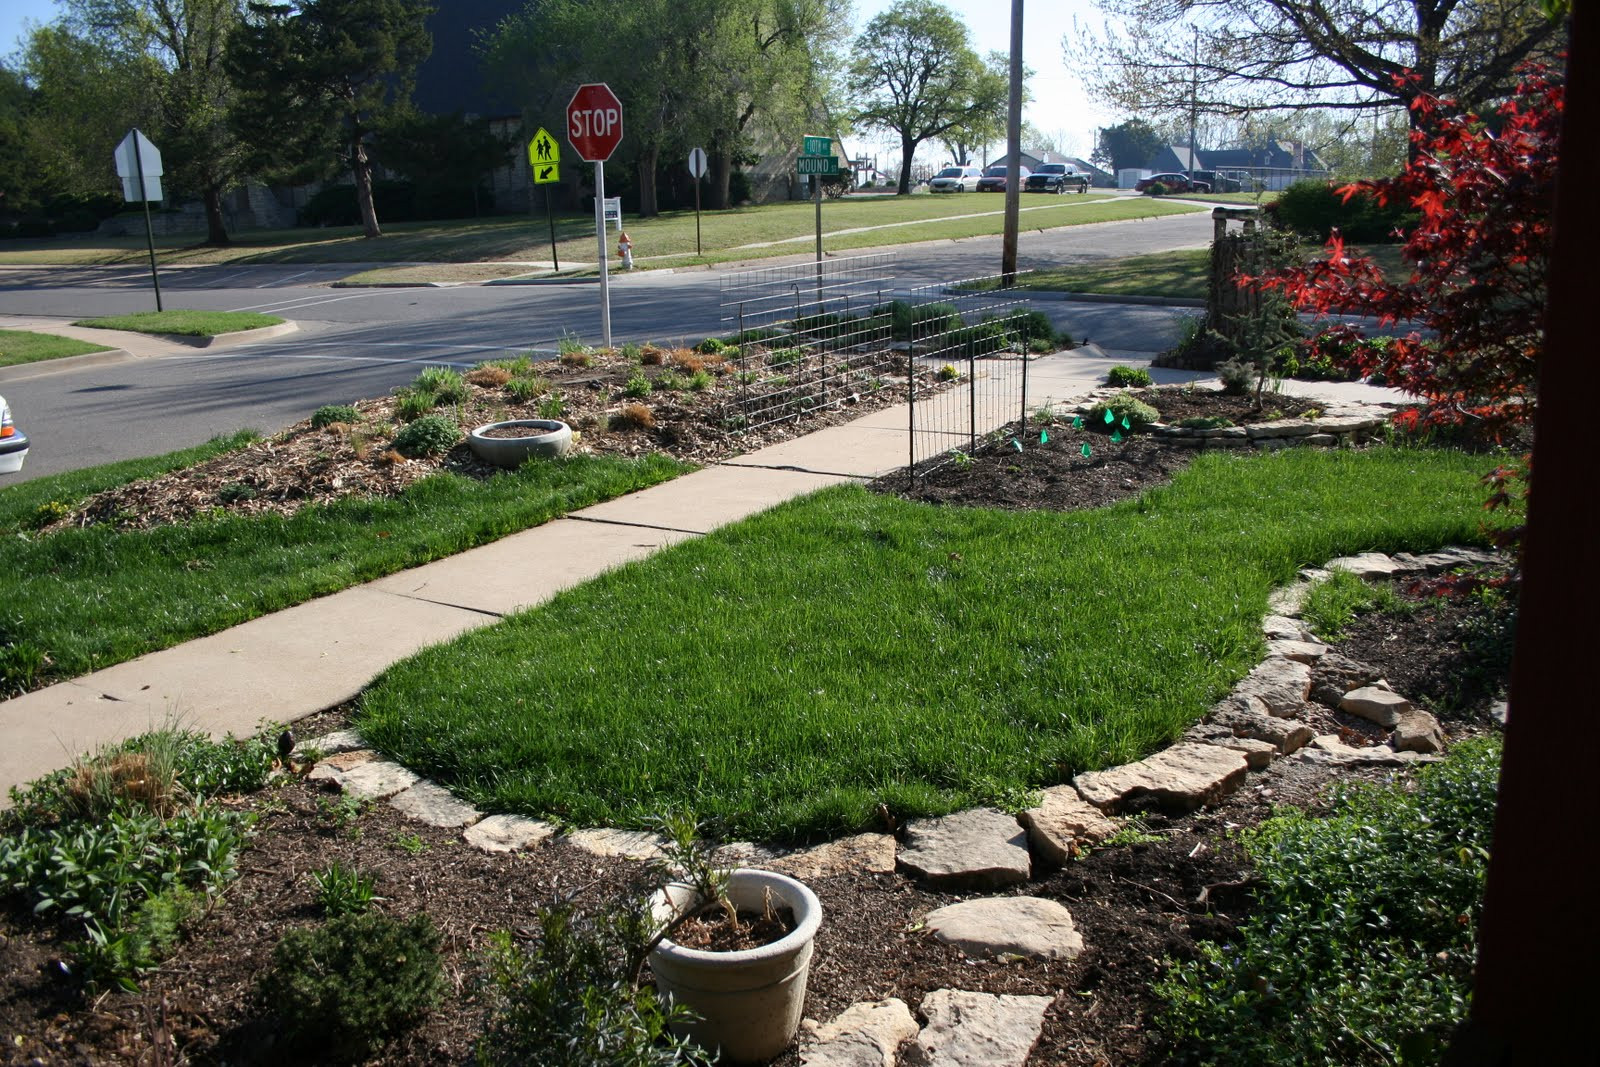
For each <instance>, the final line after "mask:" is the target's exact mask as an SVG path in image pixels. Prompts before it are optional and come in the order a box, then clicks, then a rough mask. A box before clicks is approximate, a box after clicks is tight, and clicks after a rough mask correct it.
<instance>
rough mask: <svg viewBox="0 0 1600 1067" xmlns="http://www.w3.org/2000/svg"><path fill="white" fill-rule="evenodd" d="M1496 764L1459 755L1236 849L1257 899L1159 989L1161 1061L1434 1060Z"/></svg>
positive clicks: (1463, 961)
mask: <svg viewBox="0 0 1600 1067" xmlns="http://www.w3.org/2000/svg"><path fill="white" fill-rule="evenodd" d="M1499 763H1500V746H1499V742H1498V740H1496V739H1493V738H1485V739H1479V740H1473V741H1463V742H1462V743H1461V744H1459V745H1458V746H1457V747H1456V748H1455V750H1454V751H1453V752H1452V753H1451V754H1450V756H1449V757H1448V758H1447V759H1446V760H1445V761H1444V762H1442V763H1440V764H1437V765H1435V766H1432V767H1428V768H1425V769H1424V770H1423V771H1422V773H1421V774H1420V775H1419V776H1418V779H1417V782H1416V784H1415V786H1414V787H1412V786H1411V785H1409V784H1408V783H1397V784H1390V785H1359V786H1355V787H1352V788H1349V789H1346V790H1343V791H1340V792H1339V793H1337V794H1336V795H1335V798H1334V801H1333V803H1332V805H1331V808H1330V810H1329V812H1328V814H1327V815H1326V816H1312V815H1309V814H1306V813H1304V812H1298V811H1297V812H1292V813H1289V814H1285V815H1280V816H1277V817H1274V818H1272V819H1269V820H1268V821H1266V822H1264V823H1262V824H1261V826H1260V827H1258V828H1257V829H1255V830H1254V831H1250V832H1248V833H1246V834H1245V836H1244V845H1245V848H1246V850H1247V851H1248V852H1249V854H1250V856H1251V858H1252V859H1253V860H1254V862H1255V866H1256V874H1257V877H1258V879H1259V882H1258V885H1259V888H1258V889H1257V891H1256V895H1255V896H1256V902H1255V908H1254V910H1252V912H1251V913H1250V915H1249V917H1248V918H1247V919H1246V921H1245V923H1244V925H1243V927H1242V928H1241V929H1240V932H1239V939H1238V941H1237V942H1235V943H1233V944H1229V945H1214V944H1205V945H1202V946H1201V954H1200V958H1199V959H1198V960H1195V961H1192V962H1188V963H1180V964H1178V965H1176V966H1174V967H1173V968H1172V969H1171V970H1170V971H1169V972H1168V973H1167V975H1166V977H1164V978H1163V979H1162V980H1161V981H1160V982H1159V983H1158V985H1157V986H1156V993H1157V995H1158V996H1159V997H1160V998H1161V999H1162V1000H1163V1001H1165V1007H1164V1010H1163V1011H1162V1013H1161V1015H1160V1017H1159V1019H1158V1023H1159V1025H1160V1027H1161V1029H1162V1030H1163V1032H1164V1033H1165V1035H1166V1036H1167V1038H1168V1040H1169V1041H1170V1043H1171V1045H1172V1055H1171V1056H1170V1057H1169V1061H1170V1062H1174V1063H1293V1064H1307V1065H1326V1067H1357V1065H1365V1064H1386V1065H1387V1064H1394V1063H1406V1064H1411V1063H1418V1064H1420V1063H1434V1062H1438V1059H1439V1056H1440V1055H1441V1053H1442V1051H1443V1048H1444V1044H1445V1042H1446V1040H1447V1039H1448V1037H1449V1035H1450V1034H1451V1032H1452V1031H1453V1030H1454V1028H1455V1026H1456V1025H1457V1024H1458V1023H1459V1022H1460V1021H1461V1020H1462V1019H1463V1018H1464V1017H1465V1015H1466V1010H1467V1003H1468V998H1469V996H1470V993H1471V986H1472V972H1473V967H1474V964H1475V962H1476V945H1475V932H1476V929H1477V922H1478V917H1479V914H1480V912H1481V908H1482V900H1483V880H1484V875H1485V872H1486V871H1487V867H1488V855H1489V854H1488V848H1489V843H1490V834H1491V831H1492V828H1493V822H1494V810H1495V791H1496V786H1497V779H1498V772H1499Z"/></svg>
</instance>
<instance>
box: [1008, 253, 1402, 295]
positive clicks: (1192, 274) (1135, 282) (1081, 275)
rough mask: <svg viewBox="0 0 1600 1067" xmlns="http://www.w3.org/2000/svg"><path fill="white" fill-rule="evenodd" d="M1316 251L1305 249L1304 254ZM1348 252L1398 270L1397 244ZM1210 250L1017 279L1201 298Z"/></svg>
mask: <svg viewBox="0 0 1600 1067" xmlns="http://www.w3.org/2000/svg"><path fill="white" fill-rule="evenodd" d="M1315 253H1316V250H1315V249H1308V250H1307V255H1308V256H1311V255H1314V254H1315ZM1350 253H1351V254H1355V255H1369V256H1371V257H1372V259H1373V260H1374V261H1375V262H1376V263H1377V264H1378V266H1379V267H1381V268H1383V270H1384V272H1385V273H1392V272H1395V271H1398V270H1400V269H1401V268H1402V267H1403V263H1402V261H1401V258H1400V246H1399V245H1394V244H1384V245H1365V246H1361V247H1357V246H1355V245H1351V246H1350ZM1210 255H1211V253H1210V251H1209V250H1208V249H1204V248H1185V249H1180V250H1176V251H1172V252H1156V253H1152V254H1150V255H1145V256H1128V257H1127V258H1125V259H1109V260H1096V261H1092V262H1088V263H1076V264H1073V265H1072V266H1070V267H1057V268H1055V269H1052V270H1040V271H1034V272H1033V273H1031V274H1029V275H1027V277H1026V278H1025V279H1023V280H1020V281H1019V282H1018V285H1019V287H1021V288H1023V289H1036V290H1046V291H1053V292H1064V293H1100V294H1105V295H1115V296H1170V297H1187V298H1191V299H1196V300H1204V299H1205V295H1206V271H1207V269H1208V264H1209V259H1210Z"/></svg>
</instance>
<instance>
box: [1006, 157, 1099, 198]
mask: <svg viewBox="0 0 1600 1067" xmlns="http://www.w3.org/2000/svg"><path fill="white" fill-rule="evenodd" d="M1022 188H1023V191H1024V192H1029V193H1064V192H1066V191H1067V190H1068V189H1072V190H1075V191H1077V192H1080V193H1087V192H1088V191H1089V176H1088V175H1087V174H1085V173H1084V172H1083V171H1081V170H1078V169H1077V168H1076V167H1069V166H1067V164H1065V163H1045V164H1043V165H1041V166H1040V167H1039V169H1038V170H1036V171H1034V172H1033V173H1032V174H1030V175H1028V180H1027V181H1026V182H1024V183H1023V185H1022Z"/></svg>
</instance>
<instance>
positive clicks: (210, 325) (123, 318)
mask: <svg viewBox="0 0 1600 1067" xmlns="http://www.w3.org/2000/svg"><path fill="white" fill-rule="evenodd" d="M282 321H283V320H282V319H280V318H278V317H277V316H276V315H260V314H257V313H256V312H254V311H190V310H184V309H179V308H172V309H169V310H167V311H140V312H137V313H135V314H132V315H110V316H107V317H105V318H99V319H80V320H79V321H77V322H75V323H73V324H72V325H74V326H87V327H89V328H91V329H96V330H130V331H132V332H133V333H158V334H159V333H167V334H176V335H178V336H180V337H215V336H217V335H218V334H224V333H239V332H241V331H243V330H259V329H261V328H262V327H263V326H276V325H278V324H279V323H281V322H282Z"/></svg>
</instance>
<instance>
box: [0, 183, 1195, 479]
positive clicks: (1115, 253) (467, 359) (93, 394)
mask: <svg viewBox="0 0 1600 1067" xmlns="http://www.w3.org/2000/svg"><path fill="white" fill-rule="evenodd" d="M1210 237H1211V221H1210V219H1209V217H1208V216H1207V215H1206V214H1205V213H1200V214H1196V215H1185V216H1168V217H1164V218H1160V219H1149V220H1139V221H1134V222H1115V223H1100V224H1094V225H1088V226H1078V227H1070V228H1065V229H1059V230H1050V231H1043V232H1032V233H1025V234H1023V235H1022V237H1021V239H1020V241H1019V265H1020V266H1021V267H1022V268H1023V269H1028V268H1030V267H1046V266H1058V265H1067V264H1071V263H1074V262H1082V261H1085V260H1090V259H1097V258H1105V257H1121V256H1127V255H1137V254H1141V253H1146V252H1154V251H1161V250H1165V249H1175V248H1188V247H1197V246H1203V245H1205V244H1206V243H1207V242H1208V241H1209V240H1210ZM872 251H873V250H863V251H859V252H851V253H847V255H849V256H857V255H864V254H870V253H871V252H872ZM880 251H885V252H893V253H894V254H895V264H894V267H893V269H892V271H891V272H890V274H891V275H892V277H891V279H890V284H891V285H892V286H893V288H895V289H896V290H900V291H903V290H904V289H908V288H913V287H917V286H922V285H931V284H937V283H942V282H949V281H953V280H956V279H962V278H971V277H979V276H984V275H989V274H993V273H996V272H997V271H998V269H999V263H1000V239H999V238H998V237H983V238H972V239H968V240H963V241H939V242H930V243H926V244H918V245H900V246H897V247H895V248H892V249H883V250H880ZM841 258H843V257H841ZM806 261H807V260H806V257H804V256H801V257H793V258H791V259H788V260H762V261H758V262H757V263H753V264H750V265H748V266H749V267H755V268H771V267H774V266H781V265H783V264H785V263H789V264H796V263H804V262H806ZM370 266H372V265H371V264H364V265H361V266H360V267H349V266H339V265H317V266H314V267H311V266H306V265H261V266H240V265H229V266H215V267H188V268H177V269H171V270H164V271H163V272H162V294H163V298H164V302H165V304H166V306H168V307H187V308H199V309H206V310H254V311H263V312H268V313H271V314H275V315H280V316H282V317H284V318H288V319H293V320H294V321H296V322H298V323H299V324H300V331H299V332H298V333H296V334H293V335H290V336H287V337H283V338H279V339H275V340H272V341H268V342H262V343H256V344H244V345H237V346H232V347H228V348H223V349H218V350H216V351H215V352H203V351H202V352H197V353H193V354H190V353H187V352H186V353H183V354H178V355H174V356H171V357H165V358H152V359H140V360H135V361H131V362H124V363H118V364H112V365H107V366H97V367H85V368H77V369H64V368H63V369H56V368H51V367H50V366H49V365H48V364H41V365H39V368H38V370H37V372H31V371H30V372H27V373H28V374H30V375H31V376H22V377H11V378H9V380H7V381H6V382H5V383H4V385H3V390H4V394H5V396H6V399H7V400H8V401H9V402H10V403H11V406H12V408H13V411H14V413H15V415H16V418H17V420H18V423H19V424H20V425H21V426H22V427H23V428H24V429H25V430H26V432H27V433H28V434H29V437H30V438H31V440H32V442H33V447H32V449H31V451H30V454H29V457H28V461H27V465H26V467H25V468H24V470H23V471H22V473H21V474H19V475H11V476H7V479H6V484H16V483H17V482H19V481H22V480H26V479H28V478H34V477H41V476H43V475H46V474H52V473H57V472H60V471H65V470H75V469H78V468H82V467H87V466H93V465H96V464H100V463H106V462H110V461H112V460H117V459H126V458H132V457H137V456H147V455H158V454H160V453H163V452H167V451H171V450H173V449H176V448H182V447H187V446H189V445H193V444H198V443H200V442H202V441H205V440H207V439H208V438H210V437H213V436H216V435H218V434H224V433H231V432H233V431H234V430H237V429H240V428H241V427H251V428H254V429H257V430H260V431H262V432H273V431H276V430H278V429H281V428H282V427H284V426H287V425H289V424H291V423H293V422H296V421H298V420H300V419H303V418H305V417H306V416H308V415H309V414H310V413H311V412H312V411H314V410H315V409H316V408H317V407H319V406H321V405H323V404H334V403H348V402H349V401H351V400H355V399H359V398H362V397H369V396H377V395H381V394H383V393H386V392H388V391H390V390H392V389H394V388H395V387H397V386H400V385H403V384H405V383H407V382H409V381H410V380H411V379H412V378H413V377H415V376H416V373H417V371H418V370H419V369H420V368H421V367H422V366H425V365H434V364H440V363H445V364H453V365H458V366H468V365H471V364H473V363H476V362H479V361H481V360H484V359H492V358H495V357H497V356H500V355H503V354H506V353H508V352H519V351H533V352H536V353H540V354H544V355H553V354H554V352H555V348H556V345H557V344H558V343H559V342H560V340H561V339H562V338H563V337H564V336H569V335H571V336H576V337H579V338H581V339H582V340H584V341H586V342H590V343H595V342H597V341H598V340H599V337H600V333H601V331H600V322H599V293H598V285H597V284H596V283H595V282H592V281H590V282H582V283H549V284H537V285H514V286H511V285H465V286H453V287H448V288H406V289H333V288H329V283H331V282H332V281H335V280H337V279H338V278H340V277H342V276H344V275H346V274H348V273H351V272H352V271H353V270H356V269H365V268H367V267H370ZM740 269H741V266H740V265H731V266H729V267H725V268H721V269H718V270H715V271H708V270H690V271H682V272H673V273H666V272H641V273H637V274H631V275H621V276H613V282H612V285H611V312H612V314H611V318H612V338H613V341H614V342H616V343H619V344H620V343H622V342H625V341H630V340H632V341H645V340H656V341H662V342H678V341H686V342H688V343H691V344H692V343H694V342H696V341H698V340H699V339H700V338H702V337H705V336H708V335H712V334H719V333H726V332H730V331H731V326H730V325H725V324H724V322H723V313H722V308H721V296H722V290H723V285H724V279H725V278H726V276H728V275H729V274H731V273H733V272H736V271H738V270H740ZM1036 306H1038V307H1039V308H1041V309H1042V310H1045V311H1046V312H1048V313H1049V314H1050V315H1051V317H1052V319H1053V320H1055V321H1056V323H1057V325H1058V326H1059V327H1063V328H1065V329H1067V330H1069V331H1070V332H1071V333H1072V335H1073V336H1074V337H1077V338H1079V339H1092V340H1094V341H1095V342H1096V343H1098V344H1100V345H1101V346H1102V347H1103V348H1105V349H1107V350H1108V351H1112V352H1119V353H1121V352H1125V353H1127V354H1129V355H1130V356H1133V355H1137V354H1139V353H1145V354H1148V353H1152V352H1155V351H1158V350H1159V349H1161V348H1163V347H1165V346H1166V345H1168V344H1170V342H1171V339H1172V337H1173V336H1174V333H1175V331H1176V324H1177V322H1178V320H1179V319H1181V318H1182V317H1184V316H1186V315H1192V314H1194V312H1193V311H1191V310H1184V309H1174V308H1165V307H1142V306H1130V305H1120V304H1092V303H1077V302H1073V303H1066V302H1061V301H1048V300H1040V301H1039V302H1038V303H1037V305H1036ZM153 308H154V299H153V295H152V293H151V289H150V277H149V272H148V270H141V269H139V268H135V267H104V268H100V267H70V268H42V267H41V268H12V269H6V270H0V316H7V315H29V316H50V317H59V318H61V319H62V320H63V321H71V320H73V319H79V318H84V317H89V316H98V315H113V314H122V313H127V312H133V311H145V310H152V309H153ZM3 325H4V321H3V319H0V326H3ZM13 374H16V372H13Z"/></svg>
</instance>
